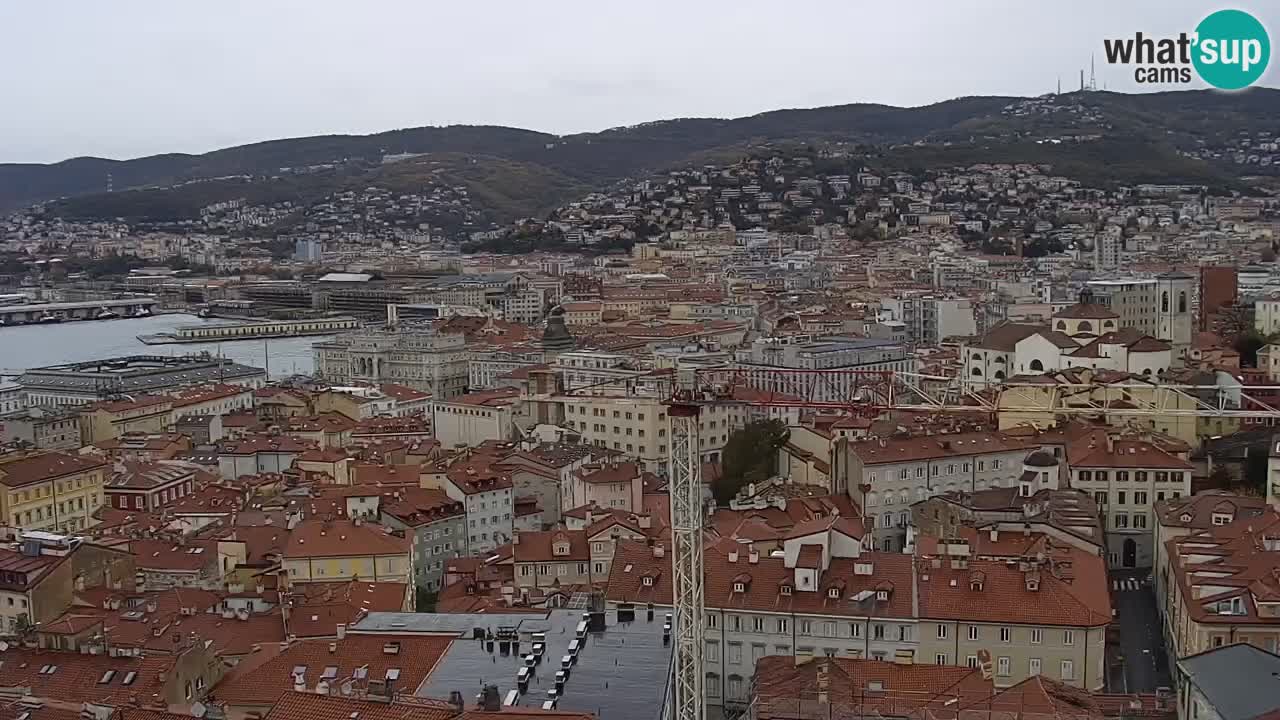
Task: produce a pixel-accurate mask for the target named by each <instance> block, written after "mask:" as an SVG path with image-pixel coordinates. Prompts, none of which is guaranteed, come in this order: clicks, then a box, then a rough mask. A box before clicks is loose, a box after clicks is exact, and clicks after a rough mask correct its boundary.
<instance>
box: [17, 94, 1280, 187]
mask: <svg viewBox="0 0 1280 720" xmlns="http://www.w3.org/2000/svg"><path fill="white" fill-rule="evenodd" d="M1027 100H1029V99H1027V98H1017V97H995V96H991V97H964V98H956V99H953V100H947V101H944V102H940V103H934V104H932V105H926V106H921V107H914V108H901V107H893V106H888V105H876V104H865V103H863V104H850V105H840V106H832V107H821V108H812V109H789V110H775V111H770V112H766V113H761V114H758V115H753V116H749V117H743V118H734V119H716V118H681V119H672V120H662V121H654V122H648V123H643V124H640V125H635V126H630V127H621V128H612V129H609V130H604V131H601V132H595V133H581V134H576V135H568V136H556V135H552V134H548V133H542V132H536V131H532V130H522V129H517V128H508V127H499V126H464V125H455V126H448V127H420V128H410V129H402V130H391V131H387V132H382V133H376V134H372V135H325V136H314V137H302V138H293V139H283V140H270V141H265V142H259V143H253V144H249V145H242V146H238V147H232V148H226V149H222V150H215V151H213V152H209V153H204V154H200V155H186V154H166V155H154V156H150V157H144V158H138V159H134V160H106V159H102V158H87V157H82V158H74V159H70V160H66V161H63V162H59V163H52V164H0V210H11V209H14V208H18V207H22V206H25V205H28V204H32V203H36V202H43V201H48V200H54V199H57V198H60V197H75V196H81V195H91V194H95V193H102V191H103V190H104V188H105V184H106V177H107V175H108V174H110V175H111V177H112V184H113V186H114V188H115V190H117V191H120V190H123V189H127V188H139V187H148V186H167V185H172V184H175V183H180V182H184V181H188V180H196V179H208V178H218V177H225V176H234V175H270V174H274V173H276V172H277V171H278V170H279V169H280V168H286V167H304V166H310V165H319V164H325V163H332V162H338V161H343V160H347V161H353V160H354V161H359V162H362V163H364V164H365V165H366V166H369V167H371V166H376V165H377V164H378V163H379V162H380V161H381V158H382V156H383V155H384V154H395V153H448V154H453V155H463V156H467V155H475V156H483V157H486V158H496V159H499V160H502V161H510V162H512V163H516V164H523V165H526V166H529V167H531V168H533V171H532V172H531V173H530V174H531V175H532V176H543V175H545V176H550V177H554V178H555V179H556V182H557V185H558V186H562V187H564V188H565V189H566V190H567V189H569V188H573V189H577V188H579V187H590V186H599V185H602V184H605V183H611V182H615V181H617V180H620V179H623V178H626V177H631V176H635V175H636V174H639V173H642V172H647V171H658V170H662V169H664V168H667V167H670V166H672V165H676V164H679V163H682V162H689V161H691V160H693V159H695V158H697V157H698V156H699V155H700V154H704V153H709V152H714V151H716V150H718V149H724V148H733V147H736V146H741V145H743V144H747V143H758V142H766V141H783V140H795V141H815V140H818V141H845V142H853V143H868V144H883V143H912V142H916V141H938V142H946V141H956V142H963V141H966V139H968V138H972V137H973V136H975V135H980V136H983V137H994V138H1000V137H1003V136H1008V137H1009V138H1016V137H1023V136H1025V134H1027V133H1035V132H1042V131H1046V130H1052V129H1054V128H1056V127H1058V126H1059V125H1061V126H1063V129H1064V130H1074V131H1080V132H1084V131H1089V130H1090V129H1093V128H1094V125H1097V126H1099V127H1104V126H1105V128H1106V130H1107V131H1108V132H1112V133H1119V134H1124V135H1128V136H1131V137H1133V138H1135V139H1137V140H1140V141H1150V142H1168V143H1172V144H1173V145H1177V144H1179V143H1184V144H1185V143H1192V144H1194V143H1196V142H1200V140H1199V138H1205V137H1213V136H1216V135H1221V134H1223V133H1232V132H1237V131H1239V130H1241V129H1254V128H1261V127H1269V126H1270V123H1271V122H1272V118H1274V117H1276V115H1277V112H1278V111H1280V90H1274V89H1268V88H1254V89H1252V90H1249V91H1245V92H1240V93H1218V92H1211V91H1178V92H1166V93H1153V94H1143V95H1124V94H1119V93H1109V92H1097V93H1071V94H1069V95H1066V96H1063V102H1067V101H1071V102H1076V103H1079V104H1081V105H1083V106H1086V107H1088V108H1090V109H1091V110H1093V111H1096V114H1098V115H1099V116H1100V117H1102V118H1104V120H1103V121H1100V122H1098V123H1094V124H1092V125H1091V124H1090V123H1083V124H1082V123H1080V122H1077V121H1071V122H1064V121H1063V120H1062V118H1058V117H1052V116H1049V117H1044V118H1040V117H1036V116H1032V117H1017V116H1012V115H1010V114H1007V113H1004V112H1003V111H1004V109H1005V108H1006V107H1007V106H1009V105H1010V104H1012V103H1018V102H1024V101H1027ZM513 207H519V205H518V204H517V205H516V206H513Z"/></svg>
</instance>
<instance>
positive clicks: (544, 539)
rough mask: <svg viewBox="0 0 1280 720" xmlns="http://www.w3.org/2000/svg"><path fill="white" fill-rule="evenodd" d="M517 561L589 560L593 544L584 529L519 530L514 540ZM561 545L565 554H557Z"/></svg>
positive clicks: (513, 547)
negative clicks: (591, 544) (557, 549)
mask: <svg viewBox="0 0 1280 720" xmlns="http://www.w3.org/2000/svg"><path fill="white" fill-rule="evenodd" d="M511 545H512V551H513V552H514V554H515V561H516V562H518V563H520V562H542V563H545V562H573V561H578V562H589V561H590V560H591V546H590V543H589V542H587V534H586V532H584V531H582V530H548V531H540V532H518V533H516V537H515V540H513V542H512V544H511ZM557 545H559V546H560V547H561V548H563V550H564V552H565V554H563V555H557V554H555V548H556V546H557Z"/></svg>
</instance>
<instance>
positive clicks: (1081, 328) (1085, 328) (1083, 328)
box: [1076, 320, 1093, 332]
mask: <svg viewBox="0 0 1280 720" xmlns="http://www.w3.org/2000/svg"><path fill="white" fill-rule="evenodd" d="M1076 331H1077V332H1092V331H1093V323H1091V322H1089V321H1088V320H1081V321H1080V324H1079V325H1076Z"/></svg>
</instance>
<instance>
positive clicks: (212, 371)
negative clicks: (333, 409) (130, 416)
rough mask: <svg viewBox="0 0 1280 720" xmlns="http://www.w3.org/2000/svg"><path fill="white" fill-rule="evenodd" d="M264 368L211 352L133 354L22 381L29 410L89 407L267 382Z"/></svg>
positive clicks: (37, 372) (42, 370)
mask: <svg viewBox="0 0 1280 720" xmlns="http://www.w3.org/2000/svg"><path fill="white" fill-rule="evenodd" d="M266 379H267V372H266V371H265V370H263V369H262V368H257V367H251V366H249V365H241V364H240V363H237V362H235V361H232V360H228V359H226V358H219V357H215V356H213V355H210V354H209V353H207V352H206V353H200V354H196V355H178V356H172V357H170V356H164V355H129V356H125V357H115V358H105V359H101V360H89V361H86V362H77V363H65V364H62V365H50V366H47V367H39V368H31V369H30V370H27V371H26V372H24V373H23V374H22V375H21V376H20V377H19V378H18V384H20V385H21V386H22V388H23V391H24V393H25V394H26V398H27V404H28V405H86V404H89V403H93V402H97V401H99V400H107V399H111V398H116V397H120V396H123V395H143V394H147V393H160V392H165V391H169V390H175V389H177V388H182V387H188V386H191V385H208V384H210V383H227V384H233V385H243V386H246V387H251V388H258V387H262V385H264V384H265V383H266Z"/></svg>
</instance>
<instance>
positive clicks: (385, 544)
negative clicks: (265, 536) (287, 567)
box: [284, 518, 411, 558]
mask: <svg viewBox="0 0 1280 720" xmlns="http://www.w3.org/2000/svg"><path fill="white" fill-rule="evenodd" d="M410 543H411V541H410V540H409V539H407V538H404V537H398V536H396V535H392V534H390V533H388V532H387V531H386V530H384V529H383V528H382V527H381V526H379V525H375V524H370V523H360V524H356V521H353V520H347V519H338V520H324V519H320V518H316V519H311V520H304V521H303V522H301V523H299V524H298V525H297V527H295V528H294V529H293V531H292V532H291V533H290V534H289V542H288V544H287V545H286V546H285V549H284V557H285V558H306V557H368V556H378V555H404V554H406V553H408V552H409V550H410Z"/></svg>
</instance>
